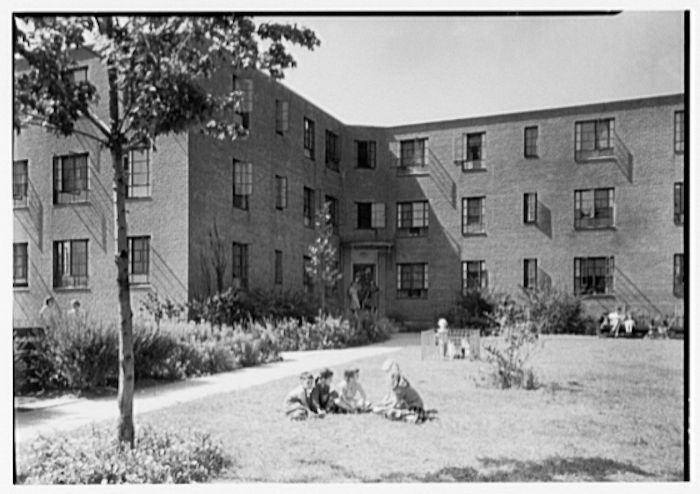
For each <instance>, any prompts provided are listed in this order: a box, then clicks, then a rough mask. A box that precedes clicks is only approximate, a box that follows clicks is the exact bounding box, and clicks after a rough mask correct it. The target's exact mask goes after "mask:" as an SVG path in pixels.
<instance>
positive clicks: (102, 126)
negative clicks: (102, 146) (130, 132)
mask: <svg viewBox="0 0 700 494" xmlns="http://www.w3.org/2000/svg"><path fill="white" fill-rule="evenodd" d="M80 113H82V114H83V115H85V118H87V119H88V120H90V122H92V124H93V125H94V126H95V127H97V129H98V130H100V131H101V132H102V134H103V135H104V136H105V137H106V138H107V140H108V141H109V140H110V139H112V133H111V132H110V131H109V127H108V126H107V124H106V123H104V122H103V121H101V120H100V119H99V117H98V116H97V115H95V114H94V113H92V112H91V111H90V109H89V108H87V109H85V110H82V109H81V110H80Z"/></svg>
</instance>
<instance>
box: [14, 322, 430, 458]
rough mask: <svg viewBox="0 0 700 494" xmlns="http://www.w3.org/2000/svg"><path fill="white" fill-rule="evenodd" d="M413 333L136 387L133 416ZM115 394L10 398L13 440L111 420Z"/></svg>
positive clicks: (326, 363) (403, 341)
mask: <svg viewBox="0 0 700 494" xmlns="http://www.w3.org/2000/svg"><path fill="white" fill-rule="evenodd" d="M417 343H418V335H417V334H405V333H404V334H397V335H393V337H392V338H391V340H389V341H387V342H384V343H377V344H374V345H369V346H363V347H356V348H345V349H342V350H313V351H305V352H283V353H282V358H283V360H282V361H281V362H275V363H271V364H265V365H262V366H259V367H247V368H243V369H237V370H235V371H231V372H224V373H221V374H215V375H212V376H205V377H198V378H192V379H187V380H185V381H178V382H174V383H168V384H163V385H158V386H153V387H149V388H145V389H142V390H139V391H137V392H136V393H135V394H134V415H135V416H138V415H139V414H142V413H146V412H150V411H153V410H158V409H161V408H167V407H169V406H173V405H176V404H178V403H183V402H187V401H192V400H197V399H201V398H205V397H207V396H210V395H214V394H219V393H226V392H229V391H234V390H238V389H243V388H248V387H251V386H257V385H259V384H264V383H267V382H270V381H274V380H277V379H281V378H284V377H288V376H292V375H298V374H300V373H301V372H303V371H310V372H314V371H318V370H320V369H321V368H323V367H334V366H338V365H340V364H343V363H346V362H351V361H353V360H358V359H362V358H365V357H373V356H376V355H382V354H388V353H393V352H396V351H398V350H400V349H401V348H403V347H404V346H406V345H411V344H417ZM117 417H118V408H117V400H116V396H109V397H105V398H94V399H87V398H75V397H65V398H58V399H50V400H31V401H30V400H26V399H21V398H16V399H15V413H14V425H15V442H16V444H18V445H20V444H23V443H25V442H27V441H29V440H31V439H33V438H35V437H37V436H38V435H39V434H42V435H49V434H52V433H54V432H60V431H67V430H72V429H75V428H77V427H80V426H83V425H87V424H90V423H94V422H102V421H106V420H116V419H117Z"/></svg>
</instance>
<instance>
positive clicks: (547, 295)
mask: <svg viewBox="0 0 700 494" xmlns="http://www.w3.org/2000/svg"><path fill="white" fill-rule="evenodd" d="M523 295H524V302H525V307H526V309H527V310H528V311H529V313H530V319H531V321H532V322H533V323H534V324H535V325H536V326H537V330H538V331H539V332H540V333H542V334H563V333H573V334H585V333H586V332H587V329H586V328H587V326H588V327H590V324H591V323H590V322H589V321H587V319H589V318H588V317H587V316H585V314H584V310H583V304H582V303H581V299H580V298H579V297H575V296H574V295H571V294H570V293H567V292H563V291H558V290H554V289H550V290H536V289H523Z"/></svg>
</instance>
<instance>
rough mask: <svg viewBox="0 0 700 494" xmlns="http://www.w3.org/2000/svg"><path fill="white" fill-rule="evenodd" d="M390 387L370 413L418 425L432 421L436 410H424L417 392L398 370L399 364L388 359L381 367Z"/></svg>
mask: <svg viewBox="0 0 700 494" xmlns="http://www.w3.org/2000/svg"><path fill="white" fill-rule="evenodd" d="M382 370H383V371H384V372H386V374H387V377H388V379H389V382H390V385H391V392H390V393H389V395H387V396H386V397H385V398H384V400H382V402H381V403H380V404H379V405H378V406H375V407H374V408H373V409H372V411H373V412H374V413H378V414H381V415H383V416H384V417H386V418H388V419H389V420H403V421H404V422H410V423H414V424H420V423H422V422H425V421H426V420H433V419H434V418H435V414H437V411H436V410H425V408H424V407H423V400H422V399H421V397H420V395H419V394H418V392H417V391H416V390H415V389H414V388H413V387H412V386H411V384H410V383H409V382H408V379H406V378H405V377H404V376H403V375H401V371H400V369H399V364H398V363H397V362H396V361H395V360H393V359H389V360H387V361H386V362H384V365H382Z"/></svg>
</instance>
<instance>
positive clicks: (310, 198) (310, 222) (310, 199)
mask: <svg viewBox="0 0 700 494" xmlns="http://www.w3.org/2000/svg"><path fill="white" fill-rule="evenodd" d="M314 204H315V197H314V191H313V189H309V188H308V187H304V226H306V227H309V228H313V227H314Z"/></svg>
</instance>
